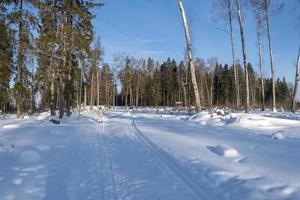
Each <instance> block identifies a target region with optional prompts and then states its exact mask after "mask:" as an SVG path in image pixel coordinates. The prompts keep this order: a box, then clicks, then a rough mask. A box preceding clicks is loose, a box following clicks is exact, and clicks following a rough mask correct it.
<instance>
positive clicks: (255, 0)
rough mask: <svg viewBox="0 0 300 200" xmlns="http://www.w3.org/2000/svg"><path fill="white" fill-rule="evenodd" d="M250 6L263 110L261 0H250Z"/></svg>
mask: <svg viewBox="0 0 300 200" xmlns="http://www.w3.org/2000/svg"><path fill="white" fill-rule="evenodd" d="M251 6H252V7H253V10H254V14H255V18H256V30H257V43H258V56H259V71H260V81H261V82H260V84H261V110H262V111H264V110H265V88H264V75H263V66H262V65H263V58H262V41H261V31H262V22H263V13H262V12H263V1H262V0H251Z"/></svg>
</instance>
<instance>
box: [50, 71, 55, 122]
mask: <svg viewBox="0 0 300 200" xmlns="http://www.w3.org/2000/svg"><path fill="white" fill-rule="evenodd" d="M51 71H52V73H51V75H52V77H51V103H50V109H51V116H54V115H55V102H54V92H55V91H54V81H55V70H54V69H53V66H52V69H51Z"/></svg>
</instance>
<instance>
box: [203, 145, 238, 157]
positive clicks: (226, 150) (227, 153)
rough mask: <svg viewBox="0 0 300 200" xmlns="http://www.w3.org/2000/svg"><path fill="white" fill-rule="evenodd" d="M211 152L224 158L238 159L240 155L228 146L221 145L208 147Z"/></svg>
mask: <svg viewBox="0 0 300 200" xmlns="http://www.w3.org/2000/svg"><path fill="white" fill-rule="evenodd" d="M207 148H208V149H209V150H210V151H212V152H213V153H215V154H218V155H219V156H223V157H230V158H232V157H238V156H239V155H240V154H239V152H238V151H237V150H236V149H235V148H233V147H231V146H229V145H226V144H220V145H217V146H208V147H207Z"/></svg>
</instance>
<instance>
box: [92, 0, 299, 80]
mask: <svg viewBox="0 0 300 200" xmlns="http://www.w3.org/2000/svg"><path fill="white" fill-rule="evenodd" d="M279 1H280V0H273V2H274V3H276V2H279ZM296 1H297V0H281V2H284V3H285V6H284V9H283V10H282V11H281V12H280V13H279V14H276V15H273V16H271V30H272V42H273V52H274V62H275V70H276V75H277V76H279V77H282V76H285V77H286V79H287V80H288V81H289V82H292V81H293V80H294V74H295V64H296V58H297V53H298V52H297V51H298V47H299V45H300V30H299V29H300V27H299V26H300V24H299V20H298V21H297V15H299V12H300V10H299V8H300V5H299V4H298V5H297V3H296ZM102 2H104V3H105V6H104V7H102V8H99V9H96V10H94V13H95V15H96V19H95V20H94V26H95V31H96V35H97V36H100V37H101V40H102V45H103V48H104V51H105V57H104V62H108V63H111V62H112V60H113V57H112V56H113V54H114V53H117V52H124V53H127V54H129V55H131V56H133V57H136V58H148V57H152V58H154V59H156V60H158V61H160V62H162V61H164V60H166V59H167V58H168V57H170V58H174V59H175V60H177V61H180V60H182V59H183V52H184V49H185V38H184V32H183V27H182V22H181V16H180V12H179V8H178V4H177V0H102ZM183 2H184V6H185V9H186V13H187V17H188V19H189V21H190V23H191V32H192V42H193V49H194V56H197V57H200V58H204V59H207V58H209V57H212V56H215V57H218V59H219V62H220V63H230V62H231V51H230V43H229V42H230V41H229V39H230V38H229V35H227V34H226V33H225V32H223V31H220V30H218V29H216V28H215V26H214V25H213V19H212V18H213V15H214V12H213V6H212V2H213V1H212V0H184V1H183ZM251 11H252V10H251V9H250V8H246V9H243V10H242V12H244V13H245V36H246V50H247V54H248V60H249V62H251V63H252V65H253V66H254V67H255V68H256V69H257V65H258V52H257V49H258V48H257V42H256V41H257V39H256V24H255V20H254V17H253V15H252V12H251ZM234 29H235V33H234V34H235V44H236V45H235V46H236V52H237V58H239V59H241V58H242V56H241V48H240V45H239V43H240V37H239V27H238V23H237V21H235V22H234ZM263 40H264V41H263V52H264V73H265V75H266V76H269V75H270V65H269V57H268V54H267V53H268V49H267V47H268V46H267V38H266V32H265V31H264V32H263Z"/></svg>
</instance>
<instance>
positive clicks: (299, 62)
mask: <svg viewBox="0 0 300 200" xmlns="http://www.w3.org/2000/svg"><path fill="white" fill-rule="evenodd" d="M299 73H300V46H299V50H298V58H297V64H296V74H295V84H294V91H293V97H292V105H291V110H292V112H293V113H295V112H296V97H297V91H298V83H299V80H300V74H299Z"/></svg>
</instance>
